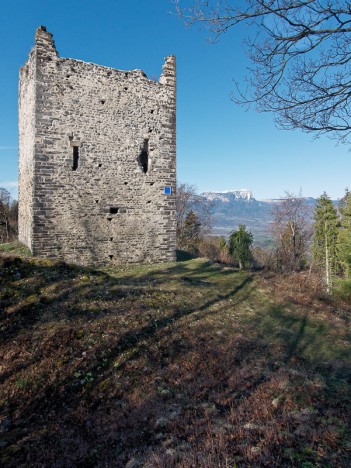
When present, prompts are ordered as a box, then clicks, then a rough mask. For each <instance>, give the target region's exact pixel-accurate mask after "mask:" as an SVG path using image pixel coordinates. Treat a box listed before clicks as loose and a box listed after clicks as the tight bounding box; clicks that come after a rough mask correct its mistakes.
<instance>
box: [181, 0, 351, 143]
mask: <svg viewBox="0 0 351 468" xmlns="http://www.w3.org/2000/svg"><path fill="white" fill-rule="evenodd" d="M173 3H174V5H175V9H176V12H177V14H178V15H179V17H181V18H182V19H183V20H184V21H185V23H187V24H193V23H200V24H202V25H203V26H204V27H205V28H206V29H208V30H209V31H210V32H211V33H212V38H213V40H214V41H216V40H219V39H220V38H221V36H223V34H224V33H226V32H228V31H229V30H230V29H232V28H234V27H235V26H236V25H238V24H241V23H246V24H247V25H249V26H250V36H249V38H248V39H247V40H246V42H245V43H246V47H247V53H248V56H249V58H250V59H251V62H252V67H251V68H250V69H249V75H248V77H247V79H246V84H247V88H246V89H243V88H242V85H241V84H239V83H238V82H235V87H236V91H234V92H233V94H232V96H231V98H232V100H233V101H234V102H235V103H237V104H240V105H246V106H247V105H251V104H254V105H255V106H256V109H257V110H258V111H260V112H274V113H275V115H276V117H275V121H276V123H277V124H278V126H279V127H281V128H284V129H293V128H300V129H302V130H304V131H307V132H314V133H315V134H316V136H319V135H320V134H323V133H327V134H329V136H331V137H335V138H337V139H338V140H340V141H344V142H345V141H347V140H348V139H349V137H350V132H351V121H350V112H351V110H350V99H351V81H350V79H349V78H350V72H351V70H350V60H351V34H350V33H351V2H349V1H345V0H243V1H242V2H237V1H235V0H212V1H205V0H173ZM240 6H241V7H240Z"/></svg>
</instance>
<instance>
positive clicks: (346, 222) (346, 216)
mask: <svg viewBox="0 0 351 468" xmlns="http://www.w3.org/2000/svg"><path fill="white" fill-rule="evenodd" d="M339 209H340V213H341V222H340V229H339V232H338V242H337V250H338V258H339V260H340V263H341V267H342V269H343V271H344V274H345V276H346V278H347V279H349V278H351V192H349V191H348V190H347V191H346V194H345V197H344V198H343V200H342V204H341V206H340V207H339Z"/></svg>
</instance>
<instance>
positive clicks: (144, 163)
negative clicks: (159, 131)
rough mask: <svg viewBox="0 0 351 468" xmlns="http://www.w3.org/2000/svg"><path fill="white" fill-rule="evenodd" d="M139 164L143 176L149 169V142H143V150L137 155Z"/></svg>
mask: <svg viewBox="0 0 351 468" xmlns="http://www.w3.org/2000/svg"><path fill="white" fill-rule="evenodd" d="M139 163H140V166H141V169H142V171H143V173H144V174H146V173H147V171H148V169H149V140H144V145H143V149H142V150H141V153H140V155H139Z"/></svg>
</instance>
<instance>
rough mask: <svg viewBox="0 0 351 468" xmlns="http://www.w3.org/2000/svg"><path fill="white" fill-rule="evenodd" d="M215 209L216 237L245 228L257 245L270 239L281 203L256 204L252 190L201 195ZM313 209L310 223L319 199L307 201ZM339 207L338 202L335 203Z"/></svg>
mask: <svg viewBox="0 0 351 468" xmlns="http://www.w3.org/2000/svg"><path fill="white" fill-rule="evenodd" d="M200 197H203V198H205V199H206V200H208V201H209V202H210V203H211V205H212V212H213V218H212V232H213V234H214V235H224V236H226V235H228V234H229V233H230V232H231V231H232V230H233V229H236V228H237V227H238V226H239V224H244V225H245V226H246V227H247V228H248V229H249V230H250V231H251V232H252V234H253V235H254V238H255V240H256V241H257V242H258V243H264V242H265V241H266V240H267V239H268V238H269V237H270V235H269V225H270V222H271V219H272V216H271V213H272V209H273V207H274V206H276V204H277V203H280V202H281V201H282V199H266V200H256V199H255V198H254V196H253V193H252V191H251V190H248V189H241V190H228V191H225V192H215V191H208V192H203V193H201V194H200ZM305 200H306V203H307V204H308V205H309V206H310V207H311V221H312V216H313V208H314V206H315V204H316V199H315V198H312V197H305ZM335 203H337V202H335Z"/></svg>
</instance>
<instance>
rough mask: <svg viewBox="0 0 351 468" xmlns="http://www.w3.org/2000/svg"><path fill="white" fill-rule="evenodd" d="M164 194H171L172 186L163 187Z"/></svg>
mask: <svg viewBox="0 0 351 468" xmlns="http://www.w3.org/2000/svg"><path fill="white" fill-rule="evenodd" d="M163 193H164V194H165V195H172V187H168V186H166V187H165V188H164V192H163Z"/></svg>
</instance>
